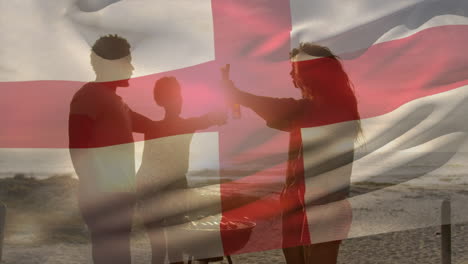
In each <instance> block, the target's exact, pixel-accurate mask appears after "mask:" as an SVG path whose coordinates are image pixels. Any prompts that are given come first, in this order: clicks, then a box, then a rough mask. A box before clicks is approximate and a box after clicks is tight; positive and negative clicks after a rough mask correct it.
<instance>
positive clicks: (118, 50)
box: [69, 35, 152, 264]
mask: <svg viewBox="0 0 468 264" xmlns="http://www.w3.org/2000/svg"><path fill="white" fill-rule="evenodd" d="M91 65H92V66H93V69H94V71H95V73H96V80H95V81H93V82H89V83H87V84H85V85H84V86H83V87H82V88H81V89H79V90H78V91H77V92H76V94H75V95H74V96H73V99H72V101H71V103H70V115H69V145H70V154H71V158H72V162H73V166H74V168H75V171H76V174H77V175H78V178H79V188H78V189H79V191H78V202H79V207H80V210H81V213H82V216H83V219H84V221H85V222H86V224H87V226H88V228H89V231H90V234H91V242H92V254H93V260H94V263H96V264H104V263H105V264H111V263H112V264H119V263H122V264H124V263H130V261H131V257H130V233H131V226H132V215H133V209H134V206H135V202H136V197H135V157H134V155H135V150H134V144H133V136H132V133H133V132H140V133H142V132H144V131H145V127H148V126H149V124H150V123H151V122H152V121H151V120H150V119H148V118H146V117H144V116H142V115H140V114H137V113H135V112H133V111H132V110H131V109H130V108H129V107H128V106H127V105H126V104H125V103H124V102H123V101H122V99H121V98H120V97H119V96H118V95H117V94H116V89H117V87H128V86H129V83H128V79H129V78H130V77H131V75H132V72H133V70H134V68H133V66H132V64H131V56H130V45H129V43H128V42H127V41H126V40H125V39H124V38H122V37H119V36H117V35H107V36H104V37H101V38H99V39H98V40H97V41H96V42H95V44H94V45H93V47H92V50H91Z"/></svg>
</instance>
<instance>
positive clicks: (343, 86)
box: [289, 42, 362, 138]
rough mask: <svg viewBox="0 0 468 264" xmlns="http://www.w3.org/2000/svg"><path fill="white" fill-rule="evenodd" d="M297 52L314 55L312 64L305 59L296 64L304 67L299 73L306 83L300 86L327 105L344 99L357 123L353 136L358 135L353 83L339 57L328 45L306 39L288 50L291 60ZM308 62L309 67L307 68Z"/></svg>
mask: <svg viewBox="0 0 468 264" xmlns="http://www.w3.org/2000/svg"><path fill="white" fill-rule="evenodd" d="M299 53H305V54H307V55H310V56H313V57H318V58H317V59H316V60H317V61H316V62H315V63H314V62H311V63H308V62H305V63H302V64H300V65H302V66H301V67H302V68H304V69H303V71H302V73H300V75H302V76H301V79H302V81H303V82H304V83H305V85H306V87H304V88H306V89H308V92H310V94H311V95H312V96H313V98H314V99H315V100H317V101H318V103H319V104H322V103H323V104H330V103H332V102H333V101H335V102H348V103H346V105H347V106H346V107H348V108H349V109H350V110H351V111H352V112H353V116H354V119H355V120H356V122H357V123H356V124H357V127H356V129H357V132H358V133H357V138H358V137H360V136H362V129H361V122H360V116H359V111H358V107H357V105H358V103H357V98H356V94H355V91H354V86H353V84H352V82H351V80H350V79H349V77H348V75H347V74H346V72H345V71H344V68H343V65H342V64H341V62H340V60H339V57H338V56H336V55H335V54H334V53H333V52H332V51H331V50H330V49H329V48H327V47H324V46H321V45H318V44H314V43H310V42H303V43H300V44H299V47H297V48H294V49H292V50H291V52H290V53H289V56H290V58H291V59H292V58H294V57H296V56H297V55H298V54H299ZM299 63H301V62H299ZM309 65H313V66H311V67H310V66H309ZM343 98H344V99H343ZM339 99H343V100H339Z"/></svg>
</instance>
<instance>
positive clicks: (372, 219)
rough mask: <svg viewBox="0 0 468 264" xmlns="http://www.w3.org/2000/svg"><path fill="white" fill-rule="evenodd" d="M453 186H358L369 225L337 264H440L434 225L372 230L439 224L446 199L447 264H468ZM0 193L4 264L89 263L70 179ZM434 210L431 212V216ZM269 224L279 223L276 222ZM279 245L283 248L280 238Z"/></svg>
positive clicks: (23, 181)
mask: <svg viewBox="0 0 468 264" xmlns="http://www.w3.org/2000/svg"><path fill="white" fill-rule="evenodd" d="M456 186H458V187H459V188H458V190H456V189H450V188H447V187H444V188H443V190H437V189H431V188H427V187H426V188H417V187H416V186H414V185H411V186H408V185H398V186H393V187H392V186H385V188H384V190H382V187H384V186H382V184H377V185H376V184H375V183H373V184H370V183H367V184H359V185H358V186H355V187H354V188H353V190H352V197H351V198H350V199H351V200H352V201H355V204H356V206H357V207H356V208H355V209H356V210H357V211H356V212H360V213H361V217H365V218H366V219H367V222H363V221H361V222H362V223H367V224H362V225H357V226H356V229H354V230H355V231H353V232H354V234H357V235H355V237H354V238H349V239H347V240H344V241H343V243H342V246H341V248H340V253H339V263H342V264H345V263H346V264H358V263H359V264H363V263H364V264H365V263H373V264H374V263H382V264H387V263H388V264H394V263H398V264H405V263H407V264H414V263H415V264H416V263H417V264H420V263H425V264H430V263H434V264H435V263H440V262H441V252H440V251H441V250H440V248H441V246H440V234H438V233H439V229H440V226H439V225H438V223H436V222H432V223H435V224H433V225H421V226H419V227H417V228H412V227H411V225H409V226H407V227H409V228H406V227H405V228H403V229H400V230H397V229H398V228H397V227H395V226H392V225H388V224H385V226H386V227H388V230H389V231H388V232H387V231H382V230H383V229H379V230H380V231H382V232H383V233H382V232H378V231H379V230H378V229H377V228H378V227H379V228H381V227H383V225H380V226H379V225H377V224H378V223H385V221H390V220H391V219H407V220H405V221H406V222H405V223H411V221H413V220H418V221H419V220H420V219H422V218H421V215H419V216H418V217H415V213H414V212H418V214H421V213H423V211H424V210H425V211H427V212H428V214H427V215H428V217H429V218H431V217H433V218H434V219H435V218H438V217H440V211H437V210H436V209H437V208H439V209H440V201H441V200H442V199H445V198H447V196H448V197H452V198H453V200H452V201H453V204H452V206H453V207H452V213H453V217H454V219H456V220H457V221H456V222H454V223H453V224H452V263H453V264H468V247H467V246H466V245H468V221H466V217H468V212H466V210H468V207H467V206H465V205H466V203H465V202H464V201H466V199H465V198H466V197H468V192H467V191H466V185H456ZM0 187H1V188H0V200H2V201H4V202H5V203H7V205H8V211H7V228H6V234H5V243H4V246H3V261H2V263H6V264H13V263H14V264H16V263H19V264H33V263H34V264H36V263H37V264H39V263H41V264H43V263H44V264H47V263H50V264H74V263H92V260H91V247H90V244H89V239H88V237H87V232H86V229H85V227H84V224H83V222H82V221H81V219H80V218H79V216H78V211H77V207H76V199H75V196H74V195H73V192H74V190H75V188H76V180H73V179H71V178H67V177H55V178H50V179H46V180H34V179H28V178H21V177H19V178H17V179H11V178H10V179H2V180H0ZM362 194H366V196H363V195H362ZM364 198H366V199H364ZM361 200H362V201H361ZM395 201H397V203H396V202H395ZM418 201H428V202H429V203H430V204H431V206H428V207H427V208H429V209H427V210H426V209H425V208H426V207H424V206H423V205H425V204H426V203H420V204H421V206H419V203H418ZM409 204H411V205H416V206H418V207H419V208H416V209H418V210H420V211H421V212H420V211H418V210H416V211H415V210H414V209H413V207H414V206H413V207H408V205H409ZM432 207H433V208H436V209H431V208H432ZM423 209H424V210H423ZM356 217H358V215H357V214H356ZM426 218H427V217H426ZM355 220H357V218H355ZM408 221H409V222H408ZM272 222H275V223H278V221H272ZM429 222H430V221H428V223H429ZM414 226H417V225H414ZM51 227H54V228H51ZM270 227H271V228H273V229H276V231H277V229H278V228H280V226H278V225H271V226H270ZM400 227H401V226H400ZM366 229H372V230H371V231H372V232H368V233H370V234H373V235H365V236H359V234H365V233H366V232H365V231H366ZM395 230H396V231H395ZM265 231H267V230H254V232H253V233H252V238H255V239H258V237H259V236H261V234H262V232H265ZM134 233H135V234H134V237H133V240H132V259H133V262H132V263H134V264H145V263H150V258H151V252H150V247H149V241H148V240H147V238H146V236H145V235H144V233H142V232H141V229H140V230H138V228H137V230H136V232H134ZM277 233H280V232H277ZM255 239H253V240H255ZM253 240H252V241H253ZM257 241H258V240H257ZM277 241H280V238H279V237H278V239H277ZM271 242H272V241H265V242H264V243H265V247H264V248H272V247H274V246H273V244H271V245H269V244H268V243H271ZM232 259H233V262H234V263H242V264H246V263H252V264H261V263H265V264H267V263H285V261H284V258H283V254H282V251H281V250H280V249H276V250H268V251H262V252H254V253H246V254H240V255H234V256H232ZM221 263H227V261H226V260H224V261H223V262H221Z"/></svg>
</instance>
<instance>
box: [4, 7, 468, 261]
mask: <svg viewBox="0 0 468 264" xmlns="http://www.w3.org/2000/svg"><path fill="white" fill-rule="evenodd" d="M0 3H1V7H2V8H1V9H2V11H3V12H2V16H1V18H0V21H1V22H0V29H1V32H2V34H1V37H0V39H1V40H2V41H1V42H2V45H1V46H0V54H1V56H0V57H1V58H2V59H1V61H0V91H1V96H0V102H1V103H0V113H1V114H0V124H2V129H1V130H0V148H2V151H1V153H2V155H3V154H4V156H5V157H6V156H11V155H9V154H11V153H15V155H14V157H15V159H13V158H11V157H10V158H4V159H5V160H0V163H2V164H3V165H2V166H5V168H14V169H3V170H2V171H1V172H2V173H4V172H6V171H8V170H10V171H15V170H16V171H21V166H22V164H27V163H28V162H29V161H28V160H27V158H25V157H26V156H27V157H34V158H35V159H40V160H41V163H43V164H48V165H47V167H54V166H56V167H59V168H63V170H65V171H70V172H74V169H73V166H72V162H71V159H70V157H69V149H68V146H69V144H68V118H69V113H70V102H71V100H72V97H73V95H74V94H75V93H76V92H77V91H78V90H79V89H80V88H81V87H82V86H83V85H84V84H85V83H87V82H90V81H93V80H94V78H95V75H94V72H93V68H92V67H91V64H90V52H91V47H92V46H93V44H94V42H95V41H96V40H97V39H99V38H100V37H101V36H105V35H108V34H118V35H119V36H121V37H123V38H125V39H126V40H127V41H128V42H129V44H130V46H131V48H130V50H131V58H132V65H133V67H134V68H135V69H134V72H133V76H132V79H130V81H129V82H130V87H127V88H125V89H124V88H118V89H117V94H118V95H119V96H120V97H121V98H122V101H123V102H125V104H126V105H128V107H129V108H130V109H132V110H133V111H135V112H138V113H140V114H141V115H144V116H146V117H148V118H149V119H151V120H154V121H158V120H162V119H163V118H164V110H163V109H162V108H161V107H160V106H158V105H157V104H155V102H154V99H153V87H154V84H155V82H156V81H157V80H158V79H160V78H161V77H164V76H174V77H175V78H177V80H178V81H179V83H180V86H181V91H182V98H183V107H182V114H181V115H182V116H183V117H184V118H189V117H198V116H202V115H204V114H205V113H208V112H210V111H213V110H216V109H219V108H223V107H225V101H224V99H223V95H222V91H223V90H222V88H221V87H220V84H219V83H220V82H219V81H220V80H221V75H220V71H219V68H220V67H221V66H223V65H225V64H227V63H229V64H230V65H231V75H230V78H231V79H232V80H233V81H234V82H235V83H236V85H237V86H238V87H239V88H240V89H242V90H243V91H247V92H249V93H252V94H255V95H261V96H268V97H275V98H285V97H288V98H294V99H299V98H300V96H301V95H300V93H299V90H298V89H294V86H293V83H292V81H291V77H290V71H291V63H290V60H289V51H290V50H291V49H293V48H295V47H297V46H299V43H301V42H311V43H316V44H319V45H323V46H326V47H328V48H329V49H330V50H331V51H332V52H333V53H335V54H337V55H338V56H339V57H340V60H341V62H342V64H343V67H344V69H345V71H346V73H347V74H348V77H349V79H350V81H351V82H352V83H353V86H354V91H355V93H356V97H357V104H358V109H359V113H360V117H361V127H362V135H361V136H360V137H359V139H358V140H356V141H355V143H354V147H352V148H351V149H352V150H351V149H344V148H343V149H340V151H341V152H340V151H330V150H331V149H333V150H334V149H336V148H335V146H337V145H339V144H340V142H341V141H340V140H341V139H342V137H343V135H342V134H340V133H342V132H343V131H346V129H347V126H348V125H349V122H340V123H334V122H333V121H330V122H328V123H327V124H324V125H323V126H316V127H305V128H302V129H301V136H302V146H303V149H304V151H303V163H304V175H303V177H304V180H303V186H302V188H303V189H304V192H303V193H302V194H301V195H303V199H304V202H305V205H304V208H305V215H306V218H305V219H306V221H307V223H306V224H307V226H308V228H307V229H306V230H307V232H308V233H307V234H305V236H306V238H305V239H304V237H302V238H301V240H300V241H291V240H288V241H286V239H285V238H284V236H285V235H284V232H283V231H282V228H283V227H282V217H281V215H282V212H281V210H280V209H279V208H280V207H281V206H280V200H281V198H280V196H281V191H282V189H283V185H284V184H285V181H286V175H287V163H288V140H289V133H287V132H284V131H280V130H276V129H273V128H270V127H268V126H266V125H265V121H264V120H263V119H261V118H260V117H258V116H257V115H256V114H255V113H254V112H253V111H252V110H250V109H249V108H246V107H242V108H241V112H242V116H241V118H240V119H234V118H228V120H227V122H226V124H224V125H221V126H211V127H209V128H203V129H202V130H199V131H197V132H195V133H194V134H193V138H192V136H191V134H190V135H189V134H187V133H188V132H184V133H180V135H171V136H167V137H157V138H154V139H148V138H146V141H145V138H144V136H143V135H142V134H141V133H140V134H138V133H134V141H135V143H134V142H126V143H125V144H121V145H106V146H99V147H90V148H89V149H86V150H84V151H88V152H87V153H88V154H87V155H94V156H93V158H96V157H98V158H96V159H99V156H101V157H103V156H106V159H107V161H102V160H101V162H103V163H102V164H101V166H102V167H101V168H100V169H101V171H102V173H103V174H107V175H106V177H107V178H106V181H109V182H112V181H115V180H114V179H113V178H112V177H113V175H115V174H118V172H117V171H118V170H120V169H121V167H119V166H118V165H117V164H115V163H118V161H117V160H113V157H118V155H119V154H116V153H118V152H119V151H122V150H121V149H123V148H126V147H131V148H133V147H134V146H135V149H136V151H135V153H136V156H135V164H136V166H135V168H134V171H135V173H134V175H133V178H134V180H135V182H136V184H137V185H138V184H139V182H144V184H147V186H145V188H147V189H154V190H163V189H164V188H163V187H164V186H166V185H168V184H169V183H171V182H173V181H175V179H174V177H176V176H174V175H176V174H177V175H178V176H177V177H179V178H180V177H181V176H182V177H185V179H186V180H187V181H188V183H189V186H190V188H186V189H177V190H171V191H167V192H165V193H164V194H163V195H157V197H155V198H154V201H153V200H152V201H151V203H150V204H146V205H145V211H146V212H149V211H154V214H157V215H158V217H161V218H164V219H166V220H167V221H166V222H168V223H170V222H171V221H170V219H171V218H180V215H184V217H185V219H186V220H187V221H185V222H183V223H182V222H180V221H175V222H176V223H177V224H167V223H166V226H165V227H164V229H165V232H167V234H169V235H168V237H172V239H173V240H174V241H177V242H176V243H177V244H179V245H183V247H185V248H190V250H189V251H191V252H196V253H193V254H194V255H197V256H198V257H215V256H222V255H230V254H239V253H245V252H254V251H262V250H269V249H275V248H281V247H285V246H294V245H300V244H303V243H304V241H306V242H307V243H320V242H326V241H333V240H343V239H347V238H355V237H362V236H370V235H377V234H382V233H389V232H397V231H405V230H412V229H417V228H424V227H431V226H438V225H440V224H441V218H440V214H441V203H442V201H443V200H450V201H451V209H452V217H451V223H452V224H458V223H466V222H467V221H468V208H467V206H466V204H467V203H468V177H467V176H468V170H467V169H468V168H467V166H466V164H468V137H467V135H468V134H467V133H468V122H467V121H466V116H467V115H466V113H468V53H467V52H466V44H467V43H468V2H467V1H463V0H449V1H437V0H430V1H429V0H393V1H385V0H356V1H341V0H290V1H282V0H273V1H262V0H239V1H234V0H219V1H217V0H214V1H209V0H198V1H196V2H194V1H188V0H177V1H164V0H157V1H155V0H120V1H119V0H77V1H75V0H74V1H72V0H60V1H58V0H43V1H40V3H39V2H38V1H34V0H22V1H7V0H0ZM318 114H320V113H318ZM109 133H112V131H110V132H109ZM191 133H193V131H192V132H191ZM184 144H185V145H184ZM143 146H144V150H143ZM184 146H186V148H184ZM338 149H339V148H338ZM346 151H348V152H349V151H353V152H354V161H353V162H351V163H347V164H342V163H340V162H335V161H336V160H337V159H339V158H340V157H341V155H342V154H343V153H344V152H346ZM44 152H47V153H54V154H53V155H49V156H47V157H53V158H49V159H47V158H44V157H45V156H42V157H41V155H42V154H41V153H44ZM18 153H28V155H26V154H25V155H24V156H21V155H19V154H18ZM31 153H32V154H31ZM89 153H92V154H89ZM54 157H55V158H54ZM58 157H59V158H58ZM116 159H117V158H116ZM110 164H113V165H110ZM336 164H339V165H336ZM106 166H109V167H106ZM122 166H123V165H122ZM140 166H141V167H140ZM184 166H185V167H184ZM187 166H188V167H187ZM168 170H169V172H168ZM350 175H351V176H350ZM138 177H140V179H139V178H138ZM343 177H345V178H346V179H343ZM133 178H132V182H130V183H128V186H127V187H128V190H130V191H131V190H134V185H135V184H134V183H135V182H133ZM80 180H82V179H80ZM344 183H346V184H348V185H350V186H351V187H350V190H351V191H350V194H349V197H348V198H347V199H345V200H339V201H335V202H330V203H322V204H317V203H314V201H315V200H316V199H319V198H320V197H322V196H324V195H326V194H327V193H332V192H334V191H336V190H339V189H341V188H346V186H341V184H344ZM92 188H93V187H90V189H92ZM161 192H162V191H161ZM187 197H189V198H187ZM183 200H187V203H186V204H185V205H180V206H179V204H180V203H182V201H183ZM146 206H149V208H148V207H146ZM135 208H138V206H136V207H135ZM138 214H139V210H138V209H136V210H135V215H138ZM168 219H169V220H168ZM445 224H447V223H445ZM229 225H232V226H229ZM250 225H251V226H250ZM243 228H244V229H248V231H245V230H244V231H242V229H243ZM236 229H239V230H241V231H239V232H236V231H235V230H236ZM187 230H192V231H193V232H187Z"/></svg>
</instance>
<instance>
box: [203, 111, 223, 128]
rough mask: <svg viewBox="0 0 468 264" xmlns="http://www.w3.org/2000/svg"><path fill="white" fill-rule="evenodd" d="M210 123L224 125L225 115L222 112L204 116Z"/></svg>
mask: <svg viewBox="0 0 468 264" xmlns="http://www.w3.org/2000/svg"><path fill="white" fill-rule="evenodd" d="M206 116H207V117H208V119H209V120H210V122H212V123H213V124H216V125H218V126H221V125H224V124H226V120H227V113H226V112H222V111H213V112H209V113H208V114H206Z"/></svg>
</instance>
